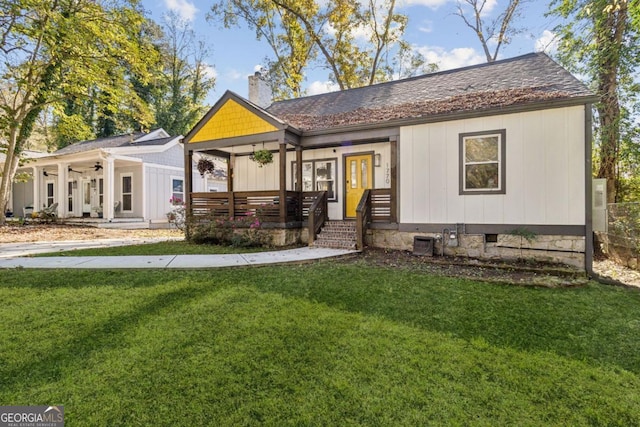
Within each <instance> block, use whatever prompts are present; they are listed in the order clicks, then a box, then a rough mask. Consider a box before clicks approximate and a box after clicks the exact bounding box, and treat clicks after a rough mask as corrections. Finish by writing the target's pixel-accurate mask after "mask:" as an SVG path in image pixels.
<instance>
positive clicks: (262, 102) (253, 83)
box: [249, 71, 273, 108]
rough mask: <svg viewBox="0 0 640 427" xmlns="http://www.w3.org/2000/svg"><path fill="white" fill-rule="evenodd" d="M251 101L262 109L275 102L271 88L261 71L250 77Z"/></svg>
mask: <svg viewBox="0 0 640 427" xmlns="http://www.w3.org/2000/svg"><path fill="white" fill-rule="evenodd" d="M249 101H251V102H253V103H254V104H256V105H257V106H259V107H261V108H267V107H268V106H269V105H271V103H272V101H273V94H272V93H271V88H270V87H269V85H268V84H267V82H266V81H265V79H264V77H263V76H262V74H261V73H260V71H256V72H255V74H254V75H252V76H249Z"/></svg>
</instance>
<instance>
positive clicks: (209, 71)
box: [204, 65, 218, 79]
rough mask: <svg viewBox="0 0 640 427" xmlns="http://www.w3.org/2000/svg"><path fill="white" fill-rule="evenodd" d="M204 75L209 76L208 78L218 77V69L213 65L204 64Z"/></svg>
mask: <svg viewBox="0 0 640 427" xmlns="http://www.w3.org/2000/svg"><path fill="white" fill-rule="evenodd" d="M204 75H205V76H206V77H207V78H210V79H217V78H218V71H217V70H216V69H215V68H214V67H212V66H211V65H206V66H205V67H204Z"/></svg>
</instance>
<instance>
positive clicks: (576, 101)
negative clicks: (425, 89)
mask: <svg viewBox="0 0 640 427" xmlns="http://www.w3.org/2000/svg"><path fill="white" fill-rule="evenodd" d="M597 101H598V97H597V96H595V95H589V96H579V97H573V98H568V99H561V100H551V101H535V102H528V103H523V104H519V105H510V106H507V107H492V108H487V109H478V110H469V111H457V112H449V113H442V114H434V115H431V116H427V117H411V118H406V119H396V120H388V121H381V122H377V123H359V124H353V125H345V126H336V127H332V128H326V129H313V130H308V131H302V132H301V136H302V137H303V138H304V137H311V136H319V135H327V134H334V133H343V132H354V131H361V130H365V129H380V128H387V127H400V126H415V125H420V124H427V123H437V122H447V121H453V120H462V119H470V118H476V117H486V116H494V115H496V114H515V113H523V112H528V111H538V110H546V109H550V108H562V107H575V106H578V105H587V104H593V103H595V102H597Z"/></svg>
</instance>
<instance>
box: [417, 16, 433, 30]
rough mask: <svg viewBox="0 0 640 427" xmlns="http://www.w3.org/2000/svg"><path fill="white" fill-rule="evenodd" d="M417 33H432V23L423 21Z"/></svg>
mask: <svg viewBox="0 0 640 427" xmlns="http://www.w3.org/2000/svg"><path fill="white" fill-rule="evenodd" d="M418 31H420V32H422V33H432V32H433V21H429V20H427V19H425V20H423V21H422V23H421V25H420V26H419V27H418Z"/></svg>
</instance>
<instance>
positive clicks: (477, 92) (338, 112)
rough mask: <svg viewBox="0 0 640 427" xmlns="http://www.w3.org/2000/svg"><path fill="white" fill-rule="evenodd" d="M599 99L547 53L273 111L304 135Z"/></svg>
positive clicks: (313, 98) (305, 101) (295, 102)
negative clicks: (541, 103) (551, 102)
mask: <svg viewBox="0 0 640 427" xmlns="http://www.w3.org/2000/svg"><path fill="white" fill-rule="evenodd" d="M591 96H593V94H592V93H591V92H590V91H589V90H588V89H587V87H586V86H585V85H584V84H582V83H581V82H580V81H579V80H578V79H576V78H575V77H574V76H573V75H571V73H569V72H568V71H566V70H565V69H564V68H562V67H561V66H560V65H558V64H557V63H556V62H555V61H553V60H552V59H551V58H549V57H548V56H547V55H545V54H544V53H531V54H528V55H523V56H519V57H516V58H511V59H506V60H502V61H497V62H494V63H490V64H481V65H475V66H471V67H465V68H460V69H456V70H449V71H443V72H437V73H432V74H427V75H424V76H419V77H413V78H409V79H404V80H396V81H391V82H387V83H382V84H377V85H372V86H366V87H362V88H357V89H351V90H344V91H340V92H331V93H326V94H321V95H315V96H309V97H304V98H298V99H291V100H286V101H278V102H275V103H273V104H272V105H271V106H270V107H268V108H267V111H268V112H269V113H271V114H273V115H275V116H277V117H279V118H281V119H284V120H285V121H287V122H288V123H289V124H291V125H292V126H294V127H297V128H299V129H301V130H313V129H324V128H328V127H334V126H340V125H353V124H366V123H377V122H381V121H389V120H396V119H403V118H415V117H425V116H429V115H435V114H442V113H451V112H463V111H468V110H477V109H479V108H501V107H505V106H509V105H514V104H516V103H519V104H522V103H527V102H536V101H548V100H557V99H571V98H582V97H591Z"/></svg>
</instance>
